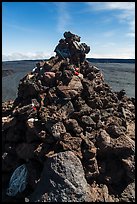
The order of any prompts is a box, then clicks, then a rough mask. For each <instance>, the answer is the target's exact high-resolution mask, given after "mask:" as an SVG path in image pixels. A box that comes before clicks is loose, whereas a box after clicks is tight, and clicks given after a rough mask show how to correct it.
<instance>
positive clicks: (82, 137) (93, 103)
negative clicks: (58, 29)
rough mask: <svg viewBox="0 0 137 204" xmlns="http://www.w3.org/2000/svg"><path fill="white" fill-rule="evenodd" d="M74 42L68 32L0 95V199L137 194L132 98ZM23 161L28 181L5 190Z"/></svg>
mask: <svg viewBox="0 0 137 204" xmlns="http://www.w3.org/2000/svg"><path fill="white" fill-rule="evenodd" d="M79 42H80V37H79V36H77V35H74V34H72V33H71V32H65V33H64V39H61V40H60V41H59V44H58V45H57V47H56V49H55V52H56V56H55V57H51V58H50V59H49V60H45V61H41V62H38V63H37V64H36V67H35V68H34V69H33V70H32V71H31V72H30V73H28V74H27V75H26V76H25V77H24V78H23V79H21V80H20V83H19V87H18V97H17V98H16V99H15V100H14V101H7V102H5V103H2V190H3V192H2V199H3V201H4V202H7V201H10V202H18V201H24V202H69V201H70V202H73V201H74V202H86V201H88V202H135V159H134V154H135V99H134V98H129V97H127V96H126V93H125V91H124V90H121V91H119V92H114V91H113V90H112V89H111V87H110V86H109V85H108V84H107V83H105V81H104V77H103V74H102V72H101V71H100V70H99V69H98V68H97V67H95V66H93V65H92V64H91V63H90V62H88V61H87V60H86V58H85V56H86V54H87V53H88V52H89V50H90V48H89V46H87V45H86V44H85V43H81V44H80V43H79ZM112 77H113V76H112ZM21 165H25V166H26V169H27V179H26V180H25V181H24V185H25V187H24V188H25V189H24V190H23V191H21V190H18V189H17V188H18V185H16V183H15V184H14V185H13V187H16V190H17V194H16V195H14V196H13V195H12V192H11V196H9V195H8V194H7V189H8V187H9V181H10V179H11V176H12V175H13V172H14V171H15V170H16V169H17V168H18V167H19V166H21ZM19 176H20V175H18V177H19Z"/></svg>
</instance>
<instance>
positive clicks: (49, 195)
mask: <svg viewBox="0 0 137 204" xmlns="http://www.w3.org/2000/svg"><path fill="white" fill-rule="evenodd" d="M29 201H30V202H90V201H92V197H91V194H90V188H89V186H88V184H87V182H86V180H85V178H84V170H83V168H82V164H81V162H80V160H79V159H78V158H77V157H76V156H75V154H74V153H73V152H71V151H67V152H60V153H58V154H55V155H54V156H52V157H51V158H49V159H48V160H47V162H46V163H45V165H44V169H43V171H42V175H41V178H40V182H39V183H38V185H37V187H36V189H35V191H34V192H33V194H32V195H31V196H30V197H29Z"/></svg>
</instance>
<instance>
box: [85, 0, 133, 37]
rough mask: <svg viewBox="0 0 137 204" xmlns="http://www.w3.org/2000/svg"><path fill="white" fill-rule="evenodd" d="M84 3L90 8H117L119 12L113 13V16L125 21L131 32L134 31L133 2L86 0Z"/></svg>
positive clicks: (122, 21)
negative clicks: (89, 0)
mask: <svg viewBox="0 0 137 204" xmlns="http://www.w3.org/2000/svg"><path fill="white" fill-rule="evenodd" d="M86 4H88V6H90V8H91V10H92V9H93V10H97V11H99V10H100V11H101V10H102V11H103V10H119V11H120V14H115V17H117V19H118V20H119V22H121V23H127V24H128V27H129V30H130V31H131V32H132V33H134V32H135V2H86ZM113 15H114V14H113ZM132 36H133V35H132Z"/></svg>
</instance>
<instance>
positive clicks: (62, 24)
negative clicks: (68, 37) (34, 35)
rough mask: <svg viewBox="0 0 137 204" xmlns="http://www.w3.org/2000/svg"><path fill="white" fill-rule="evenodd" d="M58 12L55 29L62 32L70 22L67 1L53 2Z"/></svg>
mask: <svg viewBox="0 0 137 204" xmlns="http://www.w3.org/2000/svg"><path fill="white" fill-rule="evenodd" d="M55 5H56V7H57V12H58V19H57V20H58V22H57V30H58V31H59V32H60V33H61V34H62V32H64V31H65V30H66V29H67V26H68V24H69V23H70V19H71V17H70V14H69V12H68V9H67V5H68V3H65V2H58V3H55Z"/></svg>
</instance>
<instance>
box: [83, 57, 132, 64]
mask: <svg viewBox="0 0 137 204" xmlns="http://www.w3.org/2000/svg"><path fill="white" fill-rule="evenodd" d="M87 60H89V61H90V62H96V63H135V59H107V58H87Z"/></svg>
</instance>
